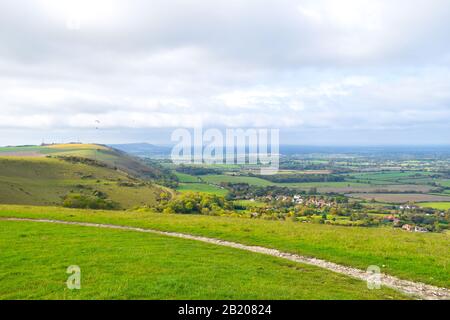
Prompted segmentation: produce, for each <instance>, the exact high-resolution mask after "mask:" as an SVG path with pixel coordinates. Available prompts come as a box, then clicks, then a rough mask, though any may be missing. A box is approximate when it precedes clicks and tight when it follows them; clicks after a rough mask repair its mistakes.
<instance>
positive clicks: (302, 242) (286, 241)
mask: <svg viewBox="0 0 450 320" xmlns="http://www.w3.org/2000/svg"><path fill="white" fill-rule="evenodd" d="M0 216H4V217H27V218H46V219H60V220H68V221H87V222H99V223H110V224H117V225H128V226H136V227H145V228H151V229H157V230H163V231H176V232H183V233H188V234H194V235H203V236H208V237H214V238H219V239H224V240H229V241H235V242H240V243H243V244H247V245H260V246H264V247H269V248H276V249H279V250H282V251H286V252H292V253H297V254H300V255H306V256H313V257H317V258H321V259H326V260H329V261H332V262H335V263H339V264H343V265H348V266H353V267H357V268H360V269H366V268H367V267H368V266H370V265H377V266H379V267H380V268H381V270H382V272H384V273H387V274H391V275H394V276H398V277H400V278H403V279H407V280H413V281H421V282H424V283H428V284H433V285H437V286H442V287H447V288H449V287H450V273H449V269H448V268H449V262H450V253H449V250H448V248H450V235H449V234H448V233H440V234H437V233H427V234H422V233H410V232H406V231H402V230H398V229H392V228H361V227H354V228H351V227H338V226H328V225H319V224H305V223H294V222H289V221H283V222H278V221H264V220H252V219H243V218H230V217H212V216H199V215H164V214H157V213H148V212H111V211H86V210H71V209H63V208H54V207H24V206H0Z"/></svg>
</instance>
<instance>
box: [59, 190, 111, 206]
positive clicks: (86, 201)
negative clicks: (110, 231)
mask: <svg viewBox="0 0 450 320" xmlns="http://www.w3.org/2000/svg"><path fill="white" fill-rule="evenodd" d="M63 207H66V208H78V209H106V210H113V209H118V208H119V204H118V203H116V202H114V201H111V200H108V199H103V198H100V197H97V196H94V195H93V196H88V195H83V194H77V193H72V194H69V195H67V196H66V197H65V198H64V200H63Z"/></svg>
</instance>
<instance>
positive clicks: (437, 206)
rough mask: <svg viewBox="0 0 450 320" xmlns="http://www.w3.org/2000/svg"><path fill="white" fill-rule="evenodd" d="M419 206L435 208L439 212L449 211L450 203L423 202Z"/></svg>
mask: <svg viewBox="0 0 450 320" xmlns="http://www.w3.org/2000/svg"><path fill="white" fill-rule="evenodd" d="M419 206H421V207H423V208H434V209H438V210H449V209H450V202H423V203H419Z"/></svg>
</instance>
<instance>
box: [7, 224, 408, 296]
mask: <svg viewBox="0 0 450 320" xmlns="http://www.w3.org/2000/svg"><path fill="white" fill-rule="evenodd" d="M0 261H2V263H1V264H0V279H1V286H0V299H402V298H406V297H405V296H402V295H401V294H399V293H397V292H395V291H393V290H390V289H387V288H382V289H381V290H368V289H367V287H366V284H365V283H364V282H362V281H358V280H354V279H350V278H348V277H345V276H342V275H339V274H335V273H333V272H329V271H326V270H322V269H319V268H316V267H311V266H306V265H302V264H297V263H290V262H287V261H283V260H282V259H277V258H274V257H268V256H265V255H261V254H256V253H249V252H245V251H242V250H236V249H231V248H225V247H220V246H215V245H210V244H204V243H200V242H196V241H192V240H185V239H177V238H171V237H165V236H159V235H153V234H143V233H137V232H130V231H123V230H107V229H98V228H91V227H81V226H67V225H64V226H63V225H54V224H44V223H36V222H16V221H0ZM70 265H77V266H79V267H80V269H81V289H80V290H69V289H67V287H66V284H65V282H66V280H67V277H68V276H69V275H68V274H66V270H67V267H68V266H70Z"/></svg>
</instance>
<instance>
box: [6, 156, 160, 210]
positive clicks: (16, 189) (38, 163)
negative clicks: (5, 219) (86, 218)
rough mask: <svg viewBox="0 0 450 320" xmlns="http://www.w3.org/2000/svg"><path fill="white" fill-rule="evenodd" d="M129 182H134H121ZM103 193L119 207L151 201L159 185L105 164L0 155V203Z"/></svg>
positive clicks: (52, 201)
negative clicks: (140, 179)
mask: <svg viewBox="0 0 450 320" xmlns="http://www.w3.org/2000/svg"><path fill="white" fill-rule="evenodd" d="M123 183H131V184H134V185H135V186H123V185H121V184H123ZM94 191H101V192H103V193H105V194H106V195H107V196H108V198H109V199H111V200H113V201H115V202H117V203H119V204H120V206H121V207H122V208H130V207H134V206H138V205H151V204H153V203H154V202H155V199H156V196H157V195H158V194H159V193H160V192H161V189H160V188H158V187H156V186H152V185H147V184H145V185H139V184H137V181H135V180H134V179H131V178H130V177H129V176H128V175H127V174H126V173H124V172H122V171H120V170H113V169H111V168H108V167H101V166H95V165H89V164H84V163H71V162H67V161H63V160H59V159H56V158H45V157H10V156H9V157H0V203H3V204H26V205H61V203H62V199H63V197H64V196H66V195H67V194H69V193H71V192H74V193H85V194H88V193H89V194H91V193H92V192H94Z"/></svg>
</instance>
